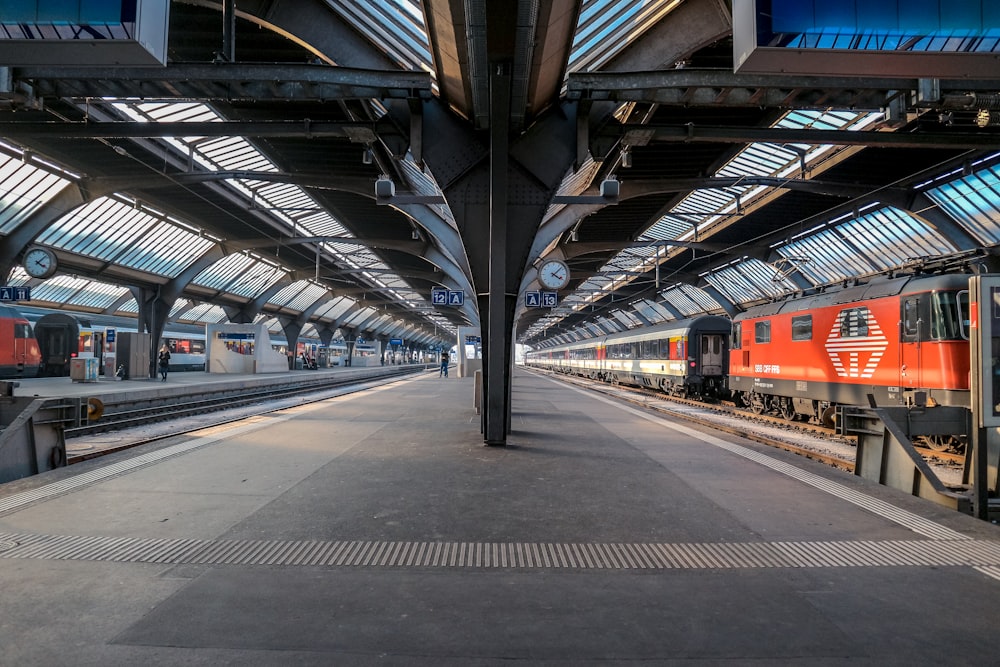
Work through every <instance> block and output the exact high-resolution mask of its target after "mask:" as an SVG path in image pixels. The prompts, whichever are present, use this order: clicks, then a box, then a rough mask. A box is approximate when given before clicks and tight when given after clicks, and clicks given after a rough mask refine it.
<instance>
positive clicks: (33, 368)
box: [0, 305, 42, 378]
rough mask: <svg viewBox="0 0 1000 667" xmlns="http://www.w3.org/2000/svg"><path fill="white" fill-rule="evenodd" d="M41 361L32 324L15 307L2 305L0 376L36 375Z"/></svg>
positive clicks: (0, 309) (0, 308) (0, 319)
mask: <svg viewBox="0 0 1000 667" xmlns="http://www.w3.org/2000/svg"><path fill="white" fill-rule="evenodd" d="M41 363H42V355H41V353H40V352H39V351H38V342H37V341H36V340H35V335H34V333H32V331H31V324H29V323H28V320H26V319H25V318H24V317H23V316H22V315H21V313H19V312H18V311H17V310H15V309H14V308H12V307H10V306H4V305H0V377H4V378H19V377H35V376H36V375H38V369H39V366H40V365H41Z"/></svg>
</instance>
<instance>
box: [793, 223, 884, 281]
mask: <svg viewBox="0 0 1000 667" xmlns="http://www.w3.org/2000/svg"><path fill="white" fill-rule="evenodd" d="M778 253H779V254H780V255H782V256H784V257H788V258H792V257H805V258H808V259H809V261H808V262H796V271H798V272H799V273H801V274H802V275H804V276H806V278H808V279H809V280H811V281H812V282H813V283H814V284H817V285H822V284H826V283H830V282H836V281H838V280H843V279H844V278H847V277H850V276H858V275H865V274H869V273H872V272H874V271H876V270H877V269H878V267H877V266H876V265H875V264H874V263H872V261H871V258H870V257H866V256H864V255H863V254H862V253H861V252H859V251H858V249H857V248H856V247H854V246H853V245H852V244H850V243H849V242H847V241H846V240H845V239H844V236H843V234H841V233H839V232H837V231H836V230H832V229H828V230H824V231H821V232H818V233H816V234H813V235H810V236H806V237H803V238H801V239H798V240H796V241H793V242H792V243H789V244H788V245H786V246H783V247H782V248H779V249H778Z"/></svg>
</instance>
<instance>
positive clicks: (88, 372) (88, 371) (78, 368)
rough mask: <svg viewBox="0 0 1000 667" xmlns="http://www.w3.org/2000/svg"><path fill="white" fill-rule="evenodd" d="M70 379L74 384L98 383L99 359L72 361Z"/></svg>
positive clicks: (70, 363) (88, 358)
mask: <svg viewBox="0 0 1000 667" xmlns="http://www.w3.org/2000/svg"><path fill="white" fill-rule="evenodd" d="M69 377H70V379H71V380H72V381H73V382H97V359H94V358H93V357H85V358H82V359H70V360H69Z"/></svg>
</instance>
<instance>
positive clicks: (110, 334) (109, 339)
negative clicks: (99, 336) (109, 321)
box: [104, 327, 118, 343]
mask: <svg viewBox="0 0 1000 667" xmlns="http://www.w3.org/2000/svg"><path fill="white" fill-rule="evenodd" d="M117 335H118V332H117V330H115V329H112V328H111V327H108V328H107V329H105V330H104V342H106V343H113V342H115V337H116V336H117Z"/></svg>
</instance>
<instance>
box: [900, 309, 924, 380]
mask: <svg viewBox="0 0 1000 667" xmlns="http://www.w3.org/2000/svg"><path fill="white" fill-rule="evenodd" d="M900 308H901V312H900V318H899V384H900V386H901V387H903V388H906V389H913V388H917V387H920V386H921V377H920V367H921V363H920V362H921V359H920V352H921V350H920V343H921V338H922V336H921V329H922V328H923V320H922V318H921V312H920V311H921V309H920V297H918V296H908V297H903V301H902V304H901V305H900Z"/></svg>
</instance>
